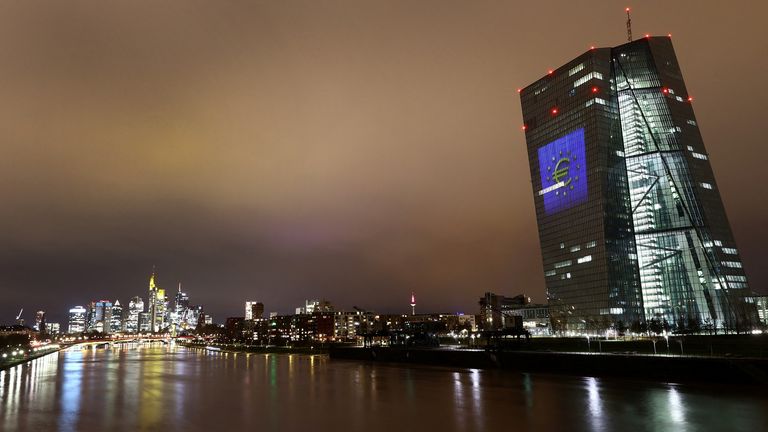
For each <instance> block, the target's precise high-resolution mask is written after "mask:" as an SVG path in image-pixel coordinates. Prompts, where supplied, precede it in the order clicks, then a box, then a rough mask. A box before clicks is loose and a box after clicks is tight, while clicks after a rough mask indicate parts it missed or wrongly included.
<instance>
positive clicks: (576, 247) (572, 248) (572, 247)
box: [571, 245, 581, 252]
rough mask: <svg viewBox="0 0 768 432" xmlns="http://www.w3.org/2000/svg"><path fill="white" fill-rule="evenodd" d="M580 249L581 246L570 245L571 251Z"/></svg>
mask: <svg viewBox="0 0 768 432" xmlns="http://www.w3.org/2000/svg"><path fill="white" fill-rule="evenodd" d="M580 250H581V246H579V245H576V246H571V252H578V251H580Z"/></svg>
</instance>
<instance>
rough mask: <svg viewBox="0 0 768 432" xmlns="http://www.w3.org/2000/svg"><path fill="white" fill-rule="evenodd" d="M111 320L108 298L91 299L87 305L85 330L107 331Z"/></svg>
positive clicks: (110, 304) (110, 305) (110, 306)
mask: <svg viewBox="0 0 768 432" xmlns="http://www.w3.org/2000/svg"><path fill="white" fill-rule="evenodd" d="M111 320H112V302H111V301H109V300H98V301H95V300H94V301H92V302H91V304H90V305H89V307H88V317H87V325H86V329H87V331H95V332H99V333H109V331H110V322H111Z"/></svg>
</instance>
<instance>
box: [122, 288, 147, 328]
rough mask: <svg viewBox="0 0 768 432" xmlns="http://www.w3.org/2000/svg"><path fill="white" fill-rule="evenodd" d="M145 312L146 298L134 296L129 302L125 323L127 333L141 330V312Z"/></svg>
mask: <svg viewBox="0 0 768 432" xmlns="http://www.w3.org/2000/svg"><path fill="white" fill-rule="evenodd" d="M142 312H144V300H142V298H141V297H134V298H132V299H131V301H130V302H128V313H127V314H126V317H125V321H124V323H123V331H125V332H126V333H136V332H138V331H139V314H140V313H142Z"/></svg>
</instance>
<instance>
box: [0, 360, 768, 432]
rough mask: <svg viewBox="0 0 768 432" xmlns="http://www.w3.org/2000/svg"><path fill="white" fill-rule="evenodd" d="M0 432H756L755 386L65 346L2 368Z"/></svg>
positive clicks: (762, 420)
mask: <svg viewBox="0 0 768 432" xmlns="http://www.w3.org/2000/svg"><path fill="white" fill-rule="evenodd" d="M0 430H2V431H35V432H37V431H134V430H146V431H172V430H178V431H215V432H223V431H229V430H232V431H235V430H254V431H262V430H265V431H278V430H279V431H299V430H303V431H330V430H334V431H339V432H341V431H396V432H403V431H409V430H414V431H415V430H418V431H427V432H430V431H441V432H442V431H492V430H509V431H525V430H537V431H538V430H541V431H563V430H568V431H582V430H583V431H642V430H647V431H664V430H670V431H703V430H712V431H739V430H744V431H756V430H768V396H766V392H765V390H764V389H755V388H746V389H745V388H735V387H726V388H724V387H709V386H689V385H674V384H662V383H658V384H657V383H648V382H637V381H623V380H606V379H599V378H591V377H564V376H555V375H540V374H521V373H514V372H509V371H498V370H471V369H451V368H439V367H413V366H402V365H378V364H377V365H371V364H364V363H356V362H350V361H337V360H330V359H328V357H327V356H324V355H313V356H310V355H286V354H271V355H267V354H251V355H246V354H231V353H230V354H226V353H215V352H208V351H201V350H193V349H187V348H183V347H176V346H169V347H165V346H157V345H154V346H131V347H125V348H120V349H109V350H107V349H97V350H79V349H78V350H69V351H62V352H59V353H54V354H51V355H48V356H45V357H41V358H39V359H36V360H33V361H31V362H29V363H26V364H24V365H21V366H17V367H15V368H13V369H10V370H6V371H0Z"/></svg>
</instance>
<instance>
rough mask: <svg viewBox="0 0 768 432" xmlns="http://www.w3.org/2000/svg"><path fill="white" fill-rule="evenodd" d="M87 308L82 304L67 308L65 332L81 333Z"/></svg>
mask: <svg viewBox="0 0 768 432" xmlns="http://www.w3.org/2000/svg"><path fill="white" fill-rule="evenodd" d="M86 314H87V310H86V309H85V308H84V307H82V306H75V307H73V308H72V309H70V310H69V321H68V325H67V333H70V334H72V333H82V332H84V331H85V318H86Z"/></svg>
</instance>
